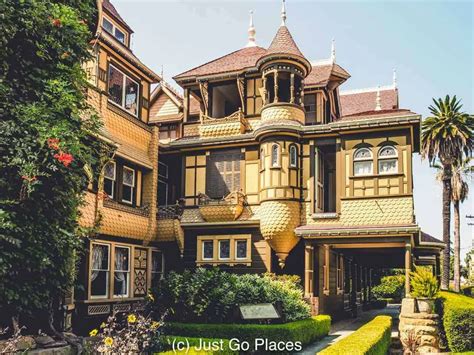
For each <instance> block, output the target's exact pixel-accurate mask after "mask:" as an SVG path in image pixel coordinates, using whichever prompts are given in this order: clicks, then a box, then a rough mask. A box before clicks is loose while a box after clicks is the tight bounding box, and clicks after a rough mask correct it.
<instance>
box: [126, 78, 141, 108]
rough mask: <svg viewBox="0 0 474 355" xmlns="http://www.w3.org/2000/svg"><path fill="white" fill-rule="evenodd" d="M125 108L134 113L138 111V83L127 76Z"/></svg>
mask: <svg viewBox="0 0 474 355" xmlns="http://www.w3.org/2000/svg"><path fill="white" fill-rule="evenodd" d="M125 108H126V109H127V110H128V111H130V112H131V113H132V114H134V115H136V114H137V112H138V84H137V83H136V82H134V81H133V80H131V79H130V78H128V77H127V78H126V79H125Z"/></svg>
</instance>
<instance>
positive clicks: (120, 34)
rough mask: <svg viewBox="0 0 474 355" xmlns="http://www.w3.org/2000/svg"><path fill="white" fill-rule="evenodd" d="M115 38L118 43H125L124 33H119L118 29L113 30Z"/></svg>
mask: <svg viewBox="0 0 474 355" xmlns="http://www.w3.org/2000/svg"><path fill="white" fill-rule="evenodd" d="M115 38H117V39H118V40H119V41H120V42H122V43H125V33H123V32H122V31H120V30H119V29H118V28H116V29H115Z"/></svg>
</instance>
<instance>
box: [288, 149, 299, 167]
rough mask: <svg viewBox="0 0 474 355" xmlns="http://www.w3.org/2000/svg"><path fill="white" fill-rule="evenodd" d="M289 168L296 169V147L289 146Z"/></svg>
mask: <svg viewBox="0 0 474 355" xmlns="http://www.w3.org/2000/svg"><path fill="white" fill-rule="evenodd" d="M290 167H292V168H296V167H298V149H297V148H296V145H292V146H290Z"/></svg>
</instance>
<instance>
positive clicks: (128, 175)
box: [122, 166, 135, 203]
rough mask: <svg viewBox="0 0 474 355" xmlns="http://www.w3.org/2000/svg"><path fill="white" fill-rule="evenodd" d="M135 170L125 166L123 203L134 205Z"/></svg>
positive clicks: (123, 173) (123, 172)
mask: <svg viewBox="0 0 474 355" xmlns="http://www.w3.org/2000/svg"><path fill="white" fill-rule="evenodd" d="M134 190H135V170H133V169H130V168H129V167H126V166H124V167H123V171H122V202H126V203H133V195H134Z"/></svg>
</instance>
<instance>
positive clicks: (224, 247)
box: [219, 239, 230, 260]
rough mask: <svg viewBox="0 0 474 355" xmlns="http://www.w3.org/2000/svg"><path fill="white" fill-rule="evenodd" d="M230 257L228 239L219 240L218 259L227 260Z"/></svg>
mask: <svg viewBox="0 0 474 355" xmlns="http://www.w3.org/2000/svg"><path fill="white" fill-rule="evenodd" d="M229 258H230V240H229V239H222V240H219V260H227V259H229Z"/></svg>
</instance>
